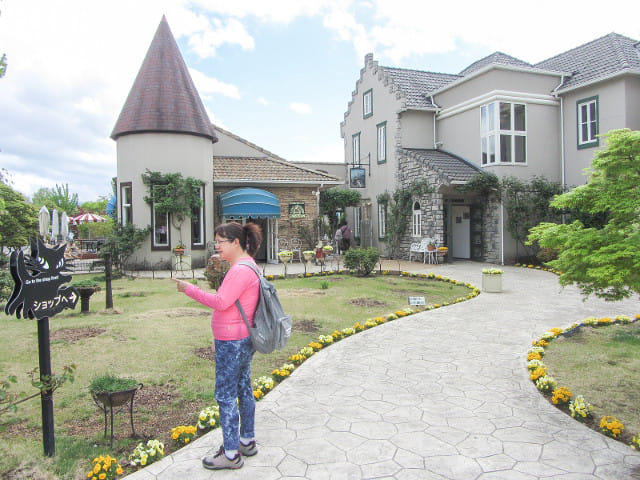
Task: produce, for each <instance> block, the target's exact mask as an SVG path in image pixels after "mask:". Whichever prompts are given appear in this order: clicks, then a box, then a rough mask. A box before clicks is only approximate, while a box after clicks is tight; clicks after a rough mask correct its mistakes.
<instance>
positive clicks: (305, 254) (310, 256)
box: [302, 250, 316, 264]
mask: <svg viewBox="0 0 640 480" xmlns="http://www.w3.org/2000/svg"><path fill="white" fill-rule="evenodd" d="M302 256H303V257H304V260H305V262H307V264H310V263H311V261H312V260H313V258H314V257H315V256H316V252H314V251H313V250H305V251H304V252H302Z"/></svg>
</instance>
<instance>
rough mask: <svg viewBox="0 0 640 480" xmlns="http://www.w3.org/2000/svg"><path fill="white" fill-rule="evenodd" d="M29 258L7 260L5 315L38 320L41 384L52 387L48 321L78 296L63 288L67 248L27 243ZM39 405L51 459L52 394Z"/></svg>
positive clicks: (20, 254)
mask: <svg viewBox="0 0 640 480" xmlns="http://www.w3.org/2000/svg"><path fill="white" fill-rule="evenodd" d="M30 244H31V254H30V255H27V254H25V253H24V251H22V249H19V250H13V251H12V252H11V255H10V257H9V265H10V270H11V276H12V277H13V281H14V287H13V293H12V294H11V297H10V298H9V301H8V302H7V304H6V306H5V308H4V311H5V313H6V314H7V315H13V314H14V313H15V315H16V316H17V317H18V318H22V317H24V318H31V319H34V318H35V319H37V320H38V357H39V363H40V365H39V366H40V381H41V382H42V383H43V384H45V385H51V345H50V339H49V318H50V317H53V316H54V315H56V314H57V313H59V312H61V311H62V310H64V309H66V308H72V309H73V308H75V306H76V304H77V303H78V292H77V290H76V289H75V288H74V287H67V286H64V284H65V283H67V282H69V281H71V275H65V274H64V273H63V272H65V262H64V251H65V247H66V244H62V245H58V246H57V247H53V248H48V247H47V246H46V245H45V244H44V243H43V242H42V240H40V239H38V240H37V241H33V240H30ZM40 398H41V404H42V435H43V444H44V453H45V455H46V456H48V457H53V456H54V455H55V453H56V444H55V437H54V433H53V426H54V423H53V390H52V389H47V390H42V391H41V392H40Z"/></svg>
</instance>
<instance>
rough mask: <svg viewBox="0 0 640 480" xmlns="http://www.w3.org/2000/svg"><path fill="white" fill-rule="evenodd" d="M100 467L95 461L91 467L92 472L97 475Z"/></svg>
mask: <svg viewBox="0 0 640 480" xmlns="http://www.w3.org/2000/svg"><path fill="white" fill-rule="evenodd" d="M101 468H102V465H100V463H96V464H95V466H94V467H93V473H95V474H96V475H97V474H98V472H99V471H100V469H101Z"/></svg>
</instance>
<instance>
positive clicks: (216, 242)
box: [213, 240, 231, 246]
mask: <svg viewBox="0 0 640 480" xmlns="http://www.w3.org/2000/svg"><path fill="white" fill-rule="evenodd" d="M225 242H227V243H231V240H215V241H214V242H213V244H214V245H216V246H219V245H220V244H221V243H225Z"/></svg>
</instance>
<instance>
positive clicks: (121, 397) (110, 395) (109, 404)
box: [91, 383, 143, 448]
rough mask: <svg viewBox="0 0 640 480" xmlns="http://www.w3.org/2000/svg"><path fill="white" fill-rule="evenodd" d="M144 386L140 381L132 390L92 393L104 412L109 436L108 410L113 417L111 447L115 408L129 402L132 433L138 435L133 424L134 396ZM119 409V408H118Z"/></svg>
mask: <svg viewBox="0 0 640 480" xmlns="http://www.w3.org/2000/svg"><path fill="white" fill-rule="evenodd" d="M142 387H143V385H142V383H139V384H138V386H137V387H136V388H132V389H130V390H121V391H119V392H104V393H92V394H91V396H92V397H93V401H94V402H95V403H96V405H97V406H98V408H99V409H100V410H102V411H103V412H104V436H105V437H106V436H107V410H109V413H110V418H111V442H110V445H111V448H113V408H114V407H120V406H122V405H125V404H127V403H128V404H129V418H130V419H131V433H132V436H133V437H136V436H137V435H136V430H135V428H134V426H133V398H134V396H135V394H136V392H137V391H138V390H140V389H141V388H142ZM118 411H119V410H118Z"/></svg>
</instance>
